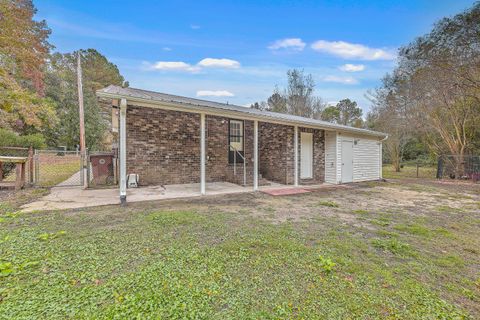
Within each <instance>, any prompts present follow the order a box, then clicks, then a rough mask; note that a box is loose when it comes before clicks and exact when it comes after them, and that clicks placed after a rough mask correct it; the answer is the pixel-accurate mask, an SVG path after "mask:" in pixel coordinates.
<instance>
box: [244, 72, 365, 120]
mask: <svg viewBox="0 0 480 320" xmlns="http://www.w3.org/2000/svg"><path fill="white" fill-rule="evenodd" d="M314 90H315V81H314V80H313V76H312V75H311V74H305V72H304V70H299V69H291V70H288V71H287V87H286V88H285V89H283V90H281V89H279V87H278V86H276V87H275V89H274V91H273V94H272V95H271V96H270V97H268V99H267V101H262V102H255V103H253V104H252V105H251V106H250V107H251V108H254V109H258V110H264V111H271V112H280V113H288V114H291V115H295V116H301V117H307V118H313V119H318V120H325V121H330V122H334V123H337V124H341V125H346V126H354V127H359V128H360V127H363V126H364V122H363V119H362V114H363V111H362V109H361V108H359V107H358V105H357V103H356V102H355V101H351V100H350V99H343V100H340V101H339V102H338V103H336V104H335V105H328V104H327V103H325V102H324V101H323V99H322V98H321V97H319V96H316V95H315V94H314Z"/></svg>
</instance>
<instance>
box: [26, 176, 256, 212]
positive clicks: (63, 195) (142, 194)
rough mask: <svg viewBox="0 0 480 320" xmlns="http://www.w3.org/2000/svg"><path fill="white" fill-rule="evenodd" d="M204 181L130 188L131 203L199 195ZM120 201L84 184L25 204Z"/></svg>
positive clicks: (211, 189) (217, 186) (221, 189)
mask: <svg viewBox="0 0 480 320" xmlns="http://www.w3.org/2000/svg"><path fill="white" fill-rule="evenodd" d="M251 191H252V189H251V188H250V187H242V186H239V185H236V184H233V183H229V182H212V183H207V184H206V192H207V195H219V194H228V193H240V192H251ZM198 196H201V194H200V184H199V183H191V184H174V185H166V186H148V187H140V188H132V189H128V190H127V202H140V201H152V200H163V199H176V198H191V197H198ZM114 204H120V199H119V191H118V189H117V188H115V189H86V190H84V189H82V188H80V187H53V188H51V189H50V194H48V195H46V196H44V197H42V198H40V199H39V200H38V201H35V202H31V203H28V204H25V205H23V206H22V211H23V212H32V211H39V210H63V209H77V208H86V207H96V206H104V205H114Z"/></svg>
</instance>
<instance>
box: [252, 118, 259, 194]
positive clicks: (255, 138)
mask: <svg viewBox="0 0 480 320" xmlns="http://www.w3.org/2000/svg"><path fill="white" fill-rule="evenodd" d="M257 190H258V121H257V120H254V121H253V191H257Z"/></svg>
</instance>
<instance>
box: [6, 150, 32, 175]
mask: <svg viewBox="0 0 480 320" xmlns="http://www.w3.org/2000/svg"><path fill="white" fill-rule="evenodd" d="M0 156H2V157H7V158H8V157H25V158H27V159H28V161H27V163H26V165H25V168H26V178H27V182H29V183H33V176H34V172H33V161H34V160H33V149H32V148H21V147H0ZM15 167H16V164H15V163H13V162H9V161H8V160H6V161H3V162H0V181H3V182H7V183H10V182H12V183H13V182H15V179H16V176H15Z"/></svg>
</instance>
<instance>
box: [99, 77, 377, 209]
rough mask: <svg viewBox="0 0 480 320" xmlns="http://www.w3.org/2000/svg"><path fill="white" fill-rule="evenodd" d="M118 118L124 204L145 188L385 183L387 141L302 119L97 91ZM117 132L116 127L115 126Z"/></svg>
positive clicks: (136, 92) (135, 92)
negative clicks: (134, 180) (136, 188)
mask: <svg viewBox="0 0 480 320" xmlns="http://www.w3.org/2000/svg"><path fill="white" fill-rule="evenodd" d="M97 95H98V96H99V97H100V98H102V99H108V101H111V102H112V106H113V107H114V108H116V110H118V112H116V113H118V114H119V117H118V118H119V119H118V120H117V121H118V127H119V139H118V140H119V141H118V143H119V150H120V152H119V154H120V157H119V158H120V163H119V166H120V197H121V200H122V202H123V201H125V200H126V176H127V175H128V174H131V173H135V174H138V175H139V177H140V179H139V181H140V183H141V184H142V185H152V184H162V185H169V184H187V183H200V191H201V193H202V194H205V184H206V183H209V182H231V183H235V184H240V185H243V186H251V187H253V190H258V187H259V185H262V184H268V183H270V182H274V183H279V184H287V185H294V186H298V185H304V184H321V183H334V184H338V183H348V182H357V181H366V180H376V179H379V178H381V160H382V142H381V141H382V140H383V139H385V138H386V134H384V133H380V132H375V131H370V130H365V129H359V128H353V127H348V126H342V125H337V124H332V123H329V122H325V121H320V120H314V119H309V118H303V117H298V116H292V115H286V114H280V113H274V112H268V111H260V110H256V109H251V108H246V107H241V106H235V105H230V104H223V103H217V102H212V101H205V100H199V99H192V98H186V97H180V96H174V95H169V94H163V93H158V92H152V91H145V90H140V89H134V88H122V87H118V86H113V85H111V86H109V87H107V88H104V89H101V90H99V91H97ZM116 125H117V122H116V121H113V126H114V127H115V126H116Z"/></svg>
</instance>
